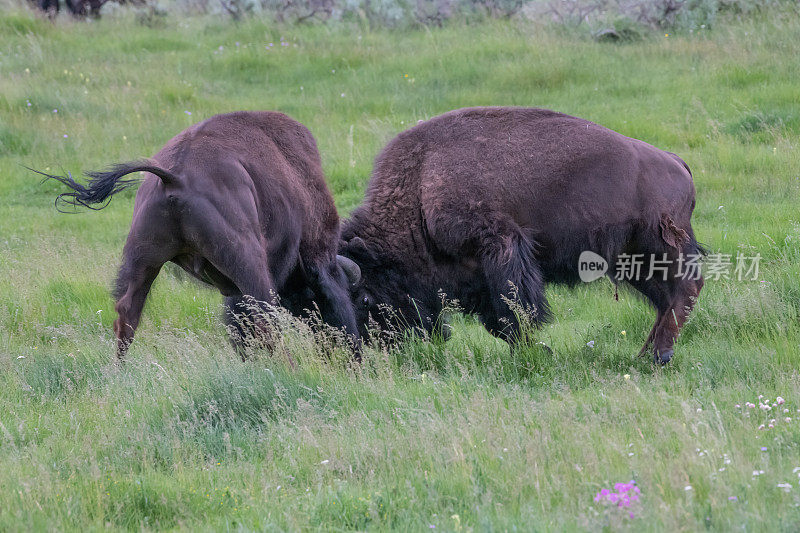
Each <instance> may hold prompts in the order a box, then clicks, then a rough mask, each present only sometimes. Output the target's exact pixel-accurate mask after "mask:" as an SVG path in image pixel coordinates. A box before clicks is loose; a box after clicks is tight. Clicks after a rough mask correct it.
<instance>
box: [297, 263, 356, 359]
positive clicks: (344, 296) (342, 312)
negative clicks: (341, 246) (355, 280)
mask: <svg viewBox="0 0 800 533" xmlns="http://www.w3.org/2000/svg"><path fill="white" fill-rule="evenodd" d="M309 278H310V284H311V287H312V290H313V291H314V293H315V294H316V295H317V300H318V301H317V304H318V305H319V308H320V313H321V314H322V319H323V320H324V321H325V323H327V324H330V325H331V326H333V327H335V328H342V329H344V331H345V333H346V334H347V337H348V339H349V341H350V344H351V347H352V349H353V352H354V354H355V358H356V360H360V359H361V340H360V338H359V333H358V327H357V325H356V316H355V312H354V311H353V303H352V301H351V300H350V294H349V292H348V281H347V276H346V275H345V273H344V272H343V271H342V269H341V267H340V266H339V265H338V264H337V263H336V262H335V261H334V262H332V263H330V264H328V265H325V266H316V265H315V266H311V267H309Z"/></svg>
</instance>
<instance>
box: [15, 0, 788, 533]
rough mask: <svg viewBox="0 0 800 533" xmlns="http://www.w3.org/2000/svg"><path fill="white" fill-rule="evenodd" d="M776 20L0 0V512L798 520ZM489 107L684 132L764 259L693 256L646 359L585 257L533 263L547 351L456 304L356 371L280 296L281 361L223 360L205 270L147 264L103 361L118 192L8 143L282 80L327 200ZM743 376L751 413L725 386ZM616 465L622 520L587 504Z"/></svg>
mask: <svg viewBox="0 0 800 533" xmlns="http://www.w3.org/2000/svg"><path fill="white" fill-rule="evenodd" d="M270 43H272V45H271V46H270ZM281 43H286V44H281ZM798 43H800V24H798V23H797V17H796V12H795V11H792V10H791V9H789V8H786V9H779V10H777V11H774V12H772V13H769V14H763V13H762V14H755V15H753V16H751V17H749V18H745V19H742V20H731V21H727V23H726V24H719V23H718V24H717V25H716V26H715V28H714V29H713V30H711V31H702V32H693V33H691V34H689V33H687V34H682V35H672V34H670V35H669V36H661V37H658V38H655V37H654V38H650V39H645V40H644V41H642V42H638V43H634V44H619V45H618V44H611V43H596V42H594V41H592V40H590V39H587V38H584V37H581V36H579V35H572V34H569V33H566V32H562V31H558V32H556V31H551V30H548V29H545V28H542V27H539V26H536V25H529V24H526V23H521V22H487V23H482V24H478V25H451V26H446V27H444V28H440V29H432V30H424V31H422V30H420V31H411V32H397V31H373V30H369V29H366V28H363V27H361V26H358V25H352V26H330V27H289V26H275V25H271V24H265V23H263V22H260V21H256V20H245V21H243V22H241V23H239V24H231V23H228V22H225V21H221V20H215V19H208V18H189V19H183V20H178V19H172V18H166V19H165V20H164V27H163V28H160V29H154V28H149V27H146V26H142V25H139V24H137V23H136V21H135V20H134V19H133V18H132V17H129V16H128V15H125V14H124V13H123V14H120V15H119V16H115V17H108V18H107V19H105V20H100V21H94V22H91V23H87V24H79V23H75V22H71V21H68V20H59V21H58V22H57V23H56V24H52V23H50V22H48V21H46V20H41V19H37V18H34V17H33V16H32V15H30V14H28V13H25V12H15V11H6V12H3V13H2V14H0V198H1V199H2V201H0V486H2V487H3V488H4V490H3V491H0V529H3V530H29V529H37V530H41V529H55V530H64V529H68V530H74V529H92V530H94V529H105V528H111V529H148V530H149V529H167V528H177V529H188V530H198V529H207V530H220V529H223V528H224V529H242V530H286V529H292V530H294V529H302V530H307V529H325V530H331V529H332V530H349V529H369V530H384V529H390V528H394V529H400V530H428V529H429V528H430V527H431V526H435V527H436V528H437V529H444V530H451V531H466V530H531V529H534V530H575V529H588V530H598V529H603V528H608V529H619V528H622V529H635V530H664V529H670V530H672V529H675V530H677V529H681V530H697V529H702V528H710V529H716V530H730V529H733V528H735V527H742V526H744V527H745V528H746V529H757V530H794V529H796V528H797V526H798V524H800V515H799V514H798V513H799V511H798V509H799V507H798V504H800V499H798V498H800V485H799V484H798V476H797V473H794V472H793V469H794V468H795V467H797V466H800V449H798V446H797V442H798V440H799V439H800V425H798V424H800V413H797V412H796V411H797V409H799V408H800V385H798V383H800V382H798V379H797V368H798V367H799V366H800V331H799V329H800V328H798V311H800V306H799V305H798V303H799V302H800V300H798V297H799V296H800V289H798V281H797V280H798V275H799V274H800V270H799V269H798V266H797V265H798V258H800V233H798V215H797V206H798V195H799V188H800V181H798V177H799V176H800V155H799V154H798V147H797V138H798V133H800V121H799V120H798V117H800V107H798V101H799V100H798V98H799V97H800V93H798V89H797V83H796V80H797V79H798V76H799V75H800V64H799V63H798V62H797V60H796V58H797V55H798V52H800V50H798ZM489 104H491V105H526V106H540V107H548V108H552V109H557V110H559V111H563V112H567V113H570V114H573V115H578V116H581V117H585V118H588V119H591V120H594V121H597V122H599V123H601V124H603V125H605V126H608V127H610V128H613V129H615V130H617V131H620V132H621V133H623V134H626V135H630V136H633V137H638V138H641V139H643V140H645V141H648V142H650V143H652V144H655V145H656V146H658V147H660V148H664V149H667V150H670V151H673V152H676V153H678V154H680V155H681V156H682V157H683V158H684V159H685V160H686V161H687V162H688V163H689V165H690V166H691V168H692V171H693V174H694V177H695V184H696V187H697V200H698V204H697V209H696V211H695V217H694V225H695V230H696V233H697V235H698V238H699V239H700V240H701V241H703V242H704V243H705V244H707V245H708V246H709V247H710V248H711V249H712V250H714V251H717V252H722V253H728V254H734V255H735V254H736V253H737V252H742V253H747V254H755V253H760V254H761V256H762V258H763V260H762V263H761V272H760V280H759V281H755V282H739V281H736V280H725V279H721V280H717V281H714V280H711V281H709V282H708V283H707V284H706V288H705V289H704V291H703V293H702V295H701V298H700V301H699V304H698V307H697V309H696V311H695V313H694V314H693V317H692V319H691V321H690V322H689V324H688V325H687V326H686V328H685V329H684V333H683V335H682V337H681V339H680V341H679V343H678V345H677V351H676V357H675V359H674V360H673V362H672V363H671V364H670V365H669V366H668V367H666V368H663V369H662V368H654V367H653V366H652V365H651V364H650V362H649V361H647V360H644V359H637V358H636V357H635V354H636V353H637V352H638V349H639V347H640V345H641V343H642V342H643V340H644V337H645V336H646V334H647V332H648V330H649V328H650V326H651V325H652V320H653V319H654V313H653V312H652V311H651V310H649V309H648V307H647V306H646V304H645V303H644V302H642V301H641V300H640V299H639V298H637V297H636V296H635V295H633V294H632V293H629V292H621V293H620V295H619V301H617V300H616V299H615V298H614V290H613V288H612V287H611V285H610V284H608V283H607V282H597V283H595V284H592V285H585V286H581V287H578V288H577V289H574V290H573V289H566V288H562V287H552V288H550V289H549V291H548V297H549V298H550V300H551V302H552V307H553V315H554V317H555V318H554V321H553V322H552V323H551V324H549V325H547V326H545V327H544V328H543V329H542V330H540V331H539V332H537V333H536V341H540V342H542V343H544V344H546V345H547V346H548V347H549V348H550V350H552V353H550V352H549V351H548V350H547V349H544V348H542V347H541V345H538V344H535V343H531V346H530V347H528V348H526V349H524V350H520V351H518V352H516V353H514V354H513V355H512V354H511V353H510V351H509V349H508V346H507V345H505V344H504V343H502V342H501V341H499V340H496V339H494V338H492V337H491V336H490V335H489V334H488V333H486V332H485V331H483V329H482V328H481V327H480V326H479V325H478V324H477V323H476V322H475V321H474V320H473V319H471V318H469V317H458V316H457V317H456V318H455V319H454V322H453V323H454V335H453V338H452V339H451V340H450V341H448V342H447V343H443V342H440V341H436V340H434V341H433V342H430V341H428V340H422V339H412V340H410V341H409V342H407V343H405V344H403V345H402V346H400V347H398V348H394V349H391V350H385V349H381V348H379V347H373V348H371V349H368V350H367V353H366V354H365V361H364V364H363V365H361V366H360V367H358V368H351V367H350V366H348V365H347V363H346V361H345V358H344V354H342V353H341V352H340V351H336V350H331V349H329V348H328V346H327V344H326V343H325V342H320V341H319V340H318V339H315V338H314V337H313V336H312V335H311V334H310V333H309V332H308V330H307V329H306V328H305V327H303V326H301V325H299V324H294V326H292V327H289V328H287V333H286V335H285V336H284V338H283V339H284V342H283V345H284V346H283V349H285V350H288V351H289V352H290V353H291V354H292V356H293V357H294V359H295V360H296V361H297V369H295V370H293V369H291V368H290V367H289V366H288V363H287V362H286V358H285V357H281V356H278V355H276V356H274V357H271V356H270V355H269V354H267V353H258V354H256V356H255V357H253V358H251V359H250V360H248V361H247V362H244V363H243V362H242V361H241V360H239V359H238V357H237V356H236V355H235V354H234V353H233V351H232V350H231V348H230V347H229V346H228V344H227V341H226V339H225V335H224V330H223V327H222V326H221V325H220V323H219V321H218V316H219V313H220V309H219V307H220V297H219V296H218V295H217V294H214V293H213V292H211V291H208V290H206V289H203V288H201V287H199V286H197V285H196V284H195V283H193V282H191V281H189V280H187V279H185V277H184V276H180V275H179V274H178V272H177V270H176V269H167V270H166V271H165V272H164V273H162V275H161V276H160V277H159V279H158V280H157V282H156V284H155V287H154V289H153V292H152V293H151V297H150V300H149V302H148V305H147V308H146V310H145V316H144V320H143V322H142V324H141V326H140V329H139V332H138V335H137V339H136V341H135V343H134V345H133V346H132V349H131V352H130V354H129V357H128V360H127V363H126V364H125V365H124V366H122V367H115V366H113V365H111V364H110V361H111V356H112V352H113V339H112V334H111V330H110V326H111V321H112V320H113V318H114V316H113V302H112V301H111V298H110V296H109V295H108V288H109V287H110V285H111V280H112V279H113V277H114V274H115V269H116V265H117V262H118V258H119V253H120V250H121V245H122V242H123V241H124V238H125V235H126V233H127V229H128V226H129V223H130V217H131V209H132V197H133V193H132V192H127V193H122V194H121V195H120V196H119V197H117V198H116V199H115V200H114V201H113V202H112V203H111V205H110V206H109V207H108V208H107V209H105V210H104V211H101V212H97V213H95V212H88V213H82V214H78V215H61V214H58V213H57V212H56V211H55V209H54V208H53V204H52V202H53V199H54V196H55V194H56V193H57V192H58V188H57V186H56V185H55V184H51V183H45V184H41V183H39V181H38V179H37V178H36V176H34V175H32V174H31V173H29V172H27V171H26V170H25V169H24V168H22V166H21V165H27V166H31V167H35V168H42V169H50V170H51V171H56V170H58V171H61V170H65V171H66V170H69V171H72V172H73V173H77V172H79V171H80V170H84V169H96V168H102V167H105V166H106V165H108V164H111V163H114V162H116V161H120V160H129V159H134V158H138V157H141V156H148V155H151V154H153V153H154V152H155V151H156V150H157V149H158V148H160V146H161V145H162V144H163V143H164V142H165V141H166V140H168V139H169V138H171V137H172V136H173V135H175V134H176V133H177V132H179V131H180V130H181V129H183V128H185V127H186V126H188V125H189V124H192V123H194V122H197V121H199V120H201V119H203V118H206V117H209V116H211V115H213V114H215V113H219V112H225V111H231V110H235V109H277V110H281V111H284V112H287V113H289V114H290V115H292V116H293V117H295V118H296V119H298V120H300V121H302V122H303V123H305V124H306V125H308V126H309V128H310V129H311V130H312V132H313V133H314V134H315V136H316V137H317V140H318V141H319V145H320V149H321V152H322V155H323V162H324V166H325V171H326V173H327V176H328V178H329V182H330V185H331V188H332V190H333V191H334V193H335V197H336V201H337V205H338V206H339V207H340V209H341V210H342V213H343V214H346V213H347V212H349V211H350V210H351V209H352V208H353V207H354V206H355V205H357V204H358V203H359V201H360V200H361V198H362V195H363V190H364V186H365V184H366V181H367V179H368V176H369V172H370V168H371V163H372V159H373V157H374V156H375V154H376V153H377V152H378V150H379V149H380V147H381V146H382V145H383V144H385V142H386V141H388V140H389V139H390V138H391V137H392V136H393V135H395V134H396V133H398V132H399V131H401V130H403V129H405V128H407V127H409V126H410V125H413V124H415V123H416V121H417V120H420V119H424V118H428V117H431V116H434V115H436V114H439V113H442V112H444V111H447V110H450V109H453V108H456V107H461V106H471V105H489ZM759 395H764V396H765V397H766V398H768V399H769V400H771V402H770V411H762V410H761V409H758V408H755V409H749V408H747V407H745V402H746V401H750V402H754V403H756V404H758V403H759V400H758V396H759ZM778 395H780V396H782V397H783V398H785V399H786V403H785V404H784V405H781V406H780V407H778V406H777V402H775V400H776V397H777V396H778ZM763 400H764V399H763V398H762V401H763ZM772 402H775V403H776V406H775V407H772V405H771V403H772ZM736 404H739V405H741V406H742V407H741V408H736V407H735V405H736ZM783 409H789V413H784V412H783ZM786 417H789V418H791V419H792V420H791V421H786V420H785V418H786ZM772 419H775V422H774V423H773V426H774V427H773V428H772V429H763V430H759V429H758V427H759V426H760V425H762V424H764V426H765V428H767V427H768V425H769V424H770V421H771V420H772ZM762 447H764V448H766V450H764V451H762ZM762 470H763V473H761V471H762ZM630 479H634V480H636V482H637V484H638V486H639V487H640V488H641V490H642V500H641V502H640V503H639V504H637V506H636V507H635V508H634V509H632V511H633V512H634V517H633V518H630V517H629V515H628V514H627V513H628V510H625V512H624V513H623V512H621V511H620V509H617V508H615V507H613V506H611V507H609V506H605V505H602V504H601V503H596V502H594V501H593V497H594V495H595V493H596V492H598V491H599V490H600V489H601V488H604V487H610V486H612V485H613V484H614V483H615V482H618V481H625V482H627V481H628V480H630ZM779 483H790V484H791V489H789V491H788V492H786V491H785V489H784V488H781V487H779V486H778V484H779ZM729 498H735V499H729Z"/></svg>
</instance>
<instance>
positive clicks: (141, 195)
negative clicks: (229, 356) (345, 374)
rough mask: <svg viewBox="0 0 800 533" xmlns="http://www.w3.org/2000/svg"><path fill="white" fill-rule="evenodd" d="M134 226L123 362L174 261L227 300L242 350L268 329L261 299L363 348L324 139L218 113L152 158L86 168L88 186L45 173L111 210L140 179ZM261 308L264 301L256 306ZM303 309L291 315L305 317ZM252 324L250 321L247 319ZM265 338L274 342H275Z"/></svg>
mask: <svg viewBox="0 0 800 533" xmlns="http://www.w3.org/2000/svg"><path fill="white" fill-rule="evenodd" d="M137 171H141V172H144V173H145V175H144V180H143V181H142V182H141V186H140V188H139V190H138V192H137V194H136V201H135V204H134V209H133V223H132V225H131V229H130V233H129V234H128V239H127V242H126V243H125V247H124V249H123V259H122V266H121V268H120V270H119V276H118V278H117V282H116V290H115V293H114V296H115V298H116V306H115V309H116V311H117V313H118V315H119V316H118V318H117V320H116V321H115V322H114V332H115V334H116V339H117V356H118V357H119V358H122V357H123V356H124V355H125V353H126V351H127V349H128V346H129V345H130V343H131V341H132V340H133V334H134V332H135V331H136V327H137V326H138V324H139V318H140V316H141V313H142V308H143V306H144V303H145V299H146V298H147V293H148V291H149V290H150V286H151V285H152V283H153V280H155V278H156V276H157V275H158V273H159V271H160V270H161V267H162V266H163V265H164V263H166V262H168V261H172V262H174V263H176V264H178V265H179V266H180V267H181V268H183V269H184V270H185V271H186V272H188V273H189V274H191V275H192V276H194V277H195V278H197V279H199V280H200V281H202V282H204V283H206V284H208V285H211V286H213V287H216V288H217V289H218V290H219V291H220V292H221V293H222V294H223V295H224V296H225V308H226V313H225V316H226V318H227V320H228V321H229V322H230V323H231V326H232V327H231V333H232V337H233V340H234V344H235V345H237V346H241V345H242V343H243V341H244V340H245V339H246V338H252V337H253V336H256V338H258V337H260V338H262V339H263V338H264V337H265V336H266V337H268V336H269V333H268V330H266V329H265V328H267V325H266V323H265V320H263V317H261V318H259V315H260V313H256V315H255V317H253V314H252V313H251V312H250V311H252V306H253V303H252V302H251V301H250V298H252V299H254V300H255V301H256V302H266V303H267V304H271V305H277V304H278V303H279V301H282V300H283V299H284V298H285V301H286V302H290V303H291V302H307V301H308V300H307V298H308V296H307V295H308V294H313V295H314V296H315V298H316V302H315V303H316V304H318V307H319V309H320V312H321V315H322V318H323V319H324V320H325V321H326V322H327V323H329V324H331V325H333V326H336V327H341V328H344V329H345V331H346V333H347V334H348V335H349V338H350V339H351V340H352V343H353V345H354V347H355V349H356V353H358V328H357V326H356V322H355V315H354V312H353V307H352V304H351V302H350V298H349V293H348V279H347V277H346V275H345V271H344V270H343V269H342V266H341V265H342V264H344V265H345V266H346V267H348V270H347V271H348V272H349V271H352V265H349V263H350V261H349V260H348V259H345V258H341V257H338V258H337V253H336V249H337V243H338V241H339V217H338V215H337V212H336V208H335V206H334V203H333V198H332V197H331V194H330V192H329V190H328V187H327V185H326V183H325V177H324V175H323V172H322V166H321V163H320V156H319V152H318V150H317V145H316V141H315V140H314V137H313V136H312V135H311V132H309V131H308V129H306V128H305V127H304V126H303V125H302V124H300V123H298V122H296V121H294V120H292V119H291V118H289V117H288V116H286V115H284V114H282V113H276V112H266V111H265V112H247V111H242V112H237V113H229V114H223V115H216V116H214V117H211V118H209V119H208V120H205V121H203V122H200V123H198V124H195V125H194V126H191V127H189V128H188V129H186V130H185V131H183V132H181V133H180V134H178V135H177V136H176V137H174V138H173V139H171V140H170V141H169V142H168V143H167V144H166V146H164V148H162V149H161V151H160V152H158V153H157V154H156V155H155V156H154V157H153V158H152V159H151V160H146V161H140V162H132V163H123V164H119V165H117V166H115V167H113V168H112V169H111V170H109V171H107V172H89V173H87V176H89V177H90V178H91V179H90V181H89V182H88V184H87V185H86V186H83V185H81V184H79V183H76V182H75V181H74V180H73V179H72V177H71V176H67V177H64V176H53V175H50V174H44V175H45V176H46V177H47V178H53V179H56V180H58V181H60V182H61V183H63V184H65V185H66V186H68V187H69V188H70V189H71V191H70V192H66V193H63V194H61V195H60V196H59V197H58V199H57V200H56V204H57V205H59V201H66V202H67V203H69V204H72V205H73V206H85V207H91V206H92V205H93V204H100V207H93V208H94V209H100V208H102V207H105V206H106V205H108V202H109V201H110V199H111V197H112V196H113V195H114V194H116V193H118V192H120V191H122V190H123V189H125V188H127V187H130V186H131V185H134V184H135V183H138V180H135V179H126V178H124V176H126V175H128V174H130V173H132V172H137ZM257 305H262V304H257ZM298 305H299V304H294V305H290V309H289V310H290V311H292V312H293V313H295V314H300V313H301V312H302V310H301V309H299V308H298ZM242 318H246V319H242ZM267 342H268V341H267Z"/></svg>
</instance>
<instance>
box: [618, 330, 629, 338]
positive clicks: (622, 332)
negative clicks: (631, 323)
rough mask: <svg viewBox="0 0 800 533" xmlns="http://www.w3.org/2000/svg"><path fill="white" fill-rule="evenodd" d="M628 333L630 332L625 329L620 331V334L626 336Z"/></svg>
mask: <svg viewBox="0 0 800 533" xmlns="http://www.w3.org/2000/svg"><path fill="white" fill-rule="evenodd" d="M627 334H628V332H627V331H625V330H624V329H623V330H622V331H620V335H622V336H623V337H624V336H625V335H627Z"/></svg>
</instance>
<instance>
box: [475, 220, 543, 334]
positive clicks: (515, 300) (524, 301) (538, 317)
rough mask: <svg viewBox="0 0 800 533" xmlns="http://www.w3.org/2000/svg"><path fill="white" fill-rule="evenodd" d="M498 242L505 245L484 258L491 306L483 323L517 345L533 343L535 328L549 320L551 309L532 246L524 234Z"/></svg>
mask: <svg viewBox="0 0 800 533" xmlns="http://www.w3.org/2000/svg"><path fill="white" fill-rule="evenodd" d="M496 242H500V243H505V246H492V247H489V248H488V249H486V250H485V251H484V255H483V258H482V266H483V274H484V277H485V279H486V285H487V287H488V289H489V295H488V296H489V300H490V304H491V306H486V309H485V311H484V312H483V313H482V320H483V323H484V326H485V327H486V328H487V329H488V330H489V332H490V333H492V334H493V335H495V336H497V337H499V338H502V339H503V340H505V341H506V342H508V343H509V344H511V345H512V346H513V345H515V344H518V343H520V342H524V341H526V340H529V339H528V337H529V334H530V333H531V331H530V330H531V328H536V327H538V326H539V325H540V324H541V323H542V322H544V321H545V320H547V318H548V316H549V314H550V307H549V305H548V303H547V298H546V297H545V290H544V281H543V277H542V272H541V268H540V267H539V264H538V262H537V261H536V259H535V258H534V256H533V248H532V245H531V243H530V242H529V241H528V240H527V239H525V238H524V237H523V236H522V235H521V234H515V235H513V236H511V237H509V238H506V239H498V241H496Z"/></svg>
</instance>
